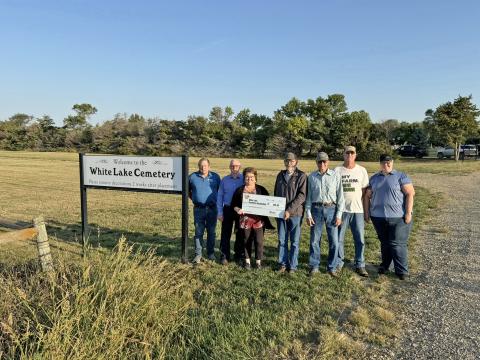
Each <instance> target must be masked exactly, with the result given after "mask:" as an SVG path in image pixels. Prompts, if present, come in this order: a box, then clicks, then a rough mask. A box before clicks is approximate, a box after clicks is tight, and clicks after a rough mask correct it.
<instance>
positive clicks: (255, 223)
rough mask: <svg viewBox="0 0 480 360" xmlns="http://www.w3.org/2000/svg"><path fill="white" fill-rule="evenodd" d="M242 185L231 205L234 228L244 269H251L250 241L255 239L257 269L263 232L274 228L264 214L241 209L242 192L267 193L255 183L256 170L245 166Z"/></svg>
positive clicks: (260, 259)
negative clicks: (240, 249) (241, 245)
mask: <svg viewBox="0 0 480 360" xmlns="http://www.w3.org/2000/svg"><path fill="white" fill-rule="evenodd" d="M243 181H244V185H242V186H240V187H239V188H238V189H237V190H235V192H234V194H233V197H232V203H231V206H232V207H233V210H234V211H235V213H236V219H235V230H236V231H238V232H239V241H240V243H241V244H243V247H244V257H245V262H244V266H245V269H247V270H250V269H251V263H250V258H251V254H252V242H253V240H254V239H255V260H256V261H255V264H256V267H257V269H261V268H262V258H263V233H264V232H265V229H274V227H273V226H272V223H271V222H270V219H269V218H268V217H266V216H259V215H252V214H246V213H245V212H244V211H243V210H242V201H243V195H244V194H258V195H269V194H268V191H267V189H265V188H264V187H263V186H261V185H258V184H257V170H256V169H255V168H253V167H247V168H245V169H244V170H243Z"/></svg>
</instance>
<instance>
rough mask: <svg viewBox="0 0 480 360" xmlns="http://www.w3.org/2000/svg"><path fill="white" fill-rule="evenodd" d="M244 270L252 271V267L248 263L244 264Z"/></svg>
mask: <svg viewBox="0 0 480 360" xmlns="http://www.w3.org/2000/svg"><path fill="white" fill-rule="evenodd" d="M243 268H244V269H245V270H247V271H250V270H252V265H251V264H250V263H247V262H246V263H245V264H243Z"/></svg>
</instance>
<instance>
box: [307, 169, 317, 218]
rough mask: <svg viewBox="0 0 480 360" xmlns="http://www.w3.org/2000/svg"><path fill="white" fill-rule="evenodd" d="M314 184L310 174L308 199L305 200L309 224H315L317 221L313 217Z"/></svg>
mask: <svg viewBox="0 0 480 360" xmlns="http://www.w3.org/2000/svg"><path fill="white" fill-rule="evenodd" d="M312 186H313V180H312V178H311V177H310V176H309V177H307V199H306V200H305V213H306V217H307V225H308V226H312V225H315V222H314V221H313V218H312V211H311V209H312Z"/></svg>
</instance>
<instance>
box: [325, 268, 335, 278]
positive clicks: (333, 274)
mask: <svg viewBox="0 0 480 360" xmlns="http://www.w3.org/2000/svg"><path fill="white" fill-rule="evenodd" d="M327 273H328V275H330V276H331V277H333V278H336V277H338V274H337V272H336V271H332V270H331V271H327Z"/></svg>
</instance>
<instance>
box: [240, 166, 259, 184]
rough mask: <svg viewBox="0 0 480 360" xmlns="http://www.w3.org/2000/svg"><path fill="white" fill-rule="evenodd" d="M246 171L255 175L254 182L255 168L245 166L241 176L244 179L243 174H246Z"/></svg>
mask: <svg viewBox="0 0 480 360" xmlns="http://www.w3.org/2000/svg"><path fill="white" fill-rule="evenodd" d="M247 173H250V174H253V175H255V182H256V181H257V169H255V168H254V167H246V168H245V169H243V178H244V179H245V174H247Z"/></svg>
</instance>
